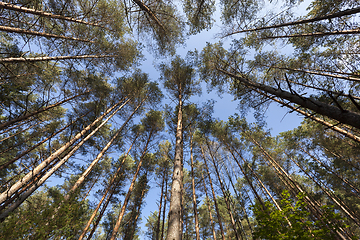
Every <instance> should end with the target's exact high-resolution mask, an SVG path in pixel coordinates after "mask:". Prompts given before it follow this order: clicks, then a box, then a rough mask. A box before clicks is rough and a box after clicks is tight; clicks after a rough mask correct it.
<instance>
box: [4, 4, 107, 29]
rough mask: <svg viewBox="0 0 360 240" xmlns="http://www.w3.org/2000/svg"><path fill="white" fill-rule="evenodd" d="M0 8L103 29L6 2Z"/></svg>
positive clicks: (77, 20)
mask: <svg viewBox="0 0 360 240" xmlns="http://www.w3.org/2000/svg"><path fill="white" fill-rule="evenodd" d="M1 8H5V9H9V10H13V11H17V12H23V13H31V14H34V15H38V16H42V17H49V18H55V19H61V20H66V21H69V22H76V23H81V24H85V25H90V26H95V27H101V28H105V27H103V26H100V25H99V24H96V23H89V22H86V21H83V20H79V19H75V18H71V17H65V16H63V15H56V14H52V13H49V12H44V11H39V10H36V9H32V8H26V7H22V6H17V5H14V4H11V3H6V2H0V9H1ZM105 29H107V28H105Z"/></svg>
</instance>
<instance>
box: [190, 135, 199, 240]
mask: <svg viewBox="0 0 360 240" xmlns="http://www.w3.org/2000/svg"><path fill="white" fill-rule="evenodd" d="M192 134H193V133H192V132H191V130H190V160H191V187H192V200H193V209H194V216H195V232H196V240H200V229H199V219H198V213H197V203H196V194H195V176H194V156H193V135H192Z"/></svg>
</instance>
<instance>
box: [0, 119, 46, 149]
mask: <svg viewBox="0 0 360 240" xmlns="http://www.w3.org/2000/svg"><path fill="white" fill-rule="evenodd" d="M42 122H44V121H41V120H40V121H38V122H37V123H35V124H34V125H31V126H29V127H27V128H25V129H22V130H21V131H18V132H16V133H14V134H12V135H10V136H7V137H5V138H3V139H0V143H1V142H3V141H5V140H7V139H10V138H12V137H15V136H16V135H18V134H20V133H23V132H25V131H27V130H30V129H31V128H33V127H36V126H37V125H39V124H40V123H42Z"/></svg>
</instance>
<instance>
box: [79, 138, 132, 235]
mask: <svg viewBox="0 0 360 240" xmlns="http://www.w3.org/2000/svg"><path fill="white" fill-rule="evenodd" d="M137 137H138V136H136V137H135V138H134V141H133V142H132V143H131V146H130V147H129V149H128V151H127V153H126V154H125V156H124V158H123V160H122V162H121V163H120V165H119V167H118V168H117V170H116V172H115V174H114V176H113V177H112V178H111V180H110V183H109V185H108V187H107V188H106V190H105V193H104V194H103V196H102V198H101V200H100V201H99V203H98V205H97V206H96V208H95V210H94V212H93V213H92V215H91V216H90V219H89V221H88V222H87V224H86V226H85V227H84V230H83V232H82V234H81V235H80V237H79V240H82V239H83V238H84V237H85V234H86V232H87V231H88V229H89V227H90V225H91V223H92V221H93V220H94V218H95V216H96V214H97V212H98V211H99V209H100V206H101V204H102V203H103V201H104V199H105V197H106V195H107V194H108V192H110V193H109V196H108V198H107V200H106V202H105V206H107V204H108V202H109V201H110V199H111V197H112V195H113V192H114V189H115V186H114V182H115V180H116V178H117V176H118V174H119V173H120V171H121V168H122V166H123V164H124V162H125V161H126V158H127V157H128V155H129V153H130V150H131V148H132V147H133V146H134V144H135V142H136V140H137ZM105 208H106V207H105ZM99 217H100V216H99ZM94 227H95V225H94ZM94 227H93V228H94ZM90 236H91V235H90Z"/></svg>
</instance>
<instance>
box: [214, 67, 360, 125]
mask: <svg viewBox="0 0 360 240" xmlns="http://www.w3.org/2000/svg"><path fill="white" fill-rule="evenodd" d="M218 70H219V71H220V72H222V73H224V74H225V75H227V76H230V77H233V78H234V79H236V80H238V81H239V82H241V83H243V84H245V85H247V86H248V87H250V88H257V89H260V90H262V91H265V92H267V93H270V94H273V95H275V96H277V97H280V98H283V99H286V100H289V101H290V102H293V103H296V104H299V105H300V106H302V107H304V108H308V109H310V110H312V111H314V112H316V113H319V114H321V115H324V116H327V117H329V118H332V119H335V120H338V121H339V122H341V123H344V124H348V125H350V126H353V127H355V128H357V129H360V115H359V114H357V113H354V112H351V111H343V110H341V109H339V108H337V107H334V106H331V105H328V104H326V103H323V102H320V101H317V100H315V99H311V98H306V97H302V96H299V95H296V94H292V93H289V92H286V91H283V90H280V89H275V88H273V87H270V86H267V85H264V84H261V83H255V82H252V81H250V80H247V79H245V78H243V77H240V76H237V75H235V74H232V73H230V72H227V71H224V70H222V69H218Z"/></svg>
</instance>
